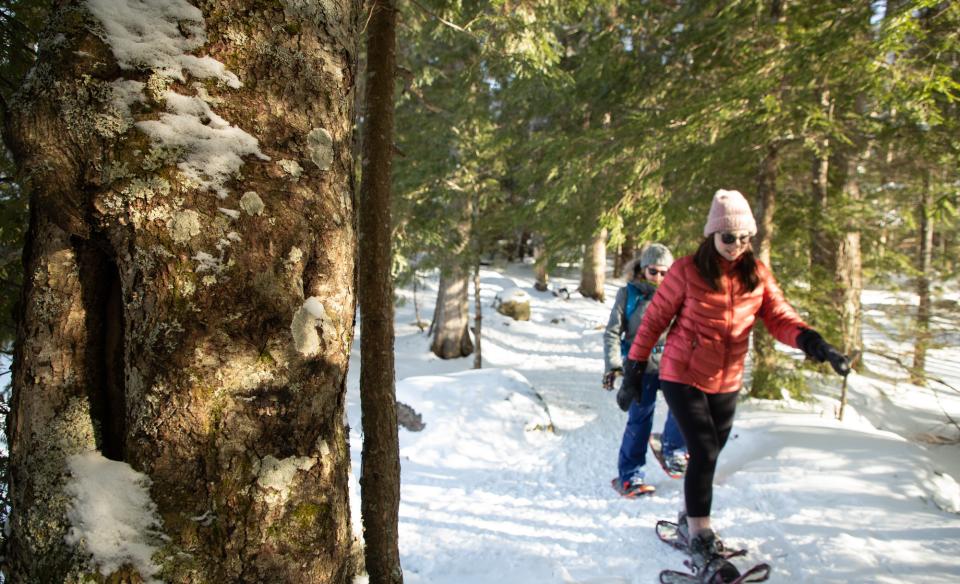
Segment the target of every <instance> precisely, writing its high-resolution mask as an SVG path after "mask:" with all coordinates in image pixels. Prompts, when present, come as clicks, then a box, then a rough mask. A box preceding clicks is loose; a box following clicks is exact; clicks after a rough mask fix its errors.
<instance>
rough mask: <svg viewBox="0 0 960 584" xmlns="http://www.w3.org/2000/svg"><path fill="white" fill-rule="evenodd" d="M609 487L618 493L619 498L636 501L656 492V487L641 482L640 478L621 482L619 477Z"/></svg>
mask: <svg viewBox="0 0 960 584" xmlns="http://www.w3.org/2000/svg"><path fill="white" fill-rule="evenodd" d="M610 485H611V486H612V487H613V490H614V491H616V492H618V493H620V496H621V497H624V498H626V499H636V498H637V497H642V496H643V495H651V494H653V492H654V491H656V490H657V489H656V487H654V486H653V485H648V484H646V483H644V482H643V478H642V477H633V478H632V479H630V480H628V481H621V480H620V478H619V477H617V478H615V479H613V481H611V483H610Z"/></svg>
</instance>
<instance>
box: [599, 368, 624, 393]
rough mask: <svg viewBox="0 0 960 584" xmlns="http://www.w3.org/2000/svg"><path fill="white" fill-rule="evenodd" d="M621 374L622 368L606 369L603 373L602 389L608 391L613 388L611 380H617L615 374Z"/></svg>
mask: <svg viewBox="0 0 960 584" xmlns="http://www.w3.org/2000/svg"><path fill="white" fill-rule="evenodd" d="M619 375H623V369H621V368H619V367H614V368H613V369H611V370H610V371H607V372H606V373H604V374H603V389H605V390H607V391H610V390H611V389H613V382H614V381H616V380H617V376H619Z"/></svg>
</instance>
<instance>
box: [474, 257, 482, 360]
mask: <svg viewBox="0 0 960 584" xmlns="http://www.w3.org/2000/svg"><path fill="white" fill-rule="evenodd" d="M473 310H474V312H476V314H474V316H473V322H474V323H475V324H474V327H473V336H474V338H475V339H476V344H477V347H476V351H475V352H474V353H473V368H474V369H481V368H482V367H483V351H482V350H481V341H482V340H483V304H482V303H481V302H480V257H479V256H477V263H476V264H475V265H474V268H473Z"/></svg>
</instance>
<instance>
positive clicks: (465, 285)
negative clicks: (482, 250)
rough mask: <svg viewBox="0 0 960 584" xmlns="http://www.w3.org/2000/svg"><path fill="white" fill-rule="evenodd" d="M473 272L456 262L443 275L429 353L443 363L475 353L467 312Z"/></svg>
mask: <svg viewBox="0 0 960 584" xmlns="http://www.w3.org/2000/svg"><path fill="white" fill-rule="evenodd" d="M469 282H470V272H469V270H467V269H466V268H465V267H464V266H462V265H461V264H460V263H459V261H457V260H454V261H453V262H451V264H450V266H449V267H448V268H447V269H446V270H442V271H441V273H440V290H439V291H438V292H437V306H436V309H435V310H434V315H433V341H432V343H431V345H430V350H431V351H433V354H434V355H436V356H437V357H440V358H441V359H457V358H459V357H466V356H467V355H469V354H470V353H473V341H471V340H470V331H469V325H470V320H469V318H470V310H469V308H468V304H467V302H468V293H469V287H470V286H469Z"/></svg>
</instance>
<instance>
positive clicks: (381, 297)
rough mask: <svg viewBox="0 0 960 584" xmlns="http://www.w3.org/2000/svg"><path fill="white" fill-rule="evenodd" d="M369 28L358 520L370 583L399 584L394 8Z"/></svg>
mask: <svg viewBox="0 0 960 584" xmlns="http://www.w3.org/2000/svg"><path fill="white" fill-rule="evenodd" d="M370 10H372V13H371V15H370V19H369V22H368V23H367V75H366V77H367V78H366V80H365V84H366V112H365V116H364V120H365V122H364V127H363V151H364V156H363V163H364V166H363V174H362V176H363V181H362V188H361V191H360V195H361V198H360V221H359V227H360V261H359V268H360V269H359V276H358V282H359V294H358V295H359V298H360V398H361V399H360V401H361V408H362V426H363V474H362V475H361V477H360V493H361V503H360V508H361V514H362V519H363V538H364V543H365V555H364V557H365V558H366V568H367V572H368V573H369V574H370V582H371V584H400V583H402V582H403V570H402V569H401V566H400V550H399V547H398V545H397V540H398V527H397V519H398V512H399V509H400V443H399V437H398V436H397V401H396V400H397V395H396V386H395V383H394V381H395V380H394V357H393V341H394V332H393V281H392V278H391V275H390V266H391V265H392V259H393V257H392V253H391V250H390V240H391V232H390V230H391V226H392V221H391V216H390V199H391V193H390V180H391V168H392V161H393V109H394V104H393V85H394V70H395V65H396V27H395V24H396V8H395V6H394V3H393V1H392V0H381V1H380V2H377V3H375V4H374V5H373V6H372V7H371V8H370Z"/></svg>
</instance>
